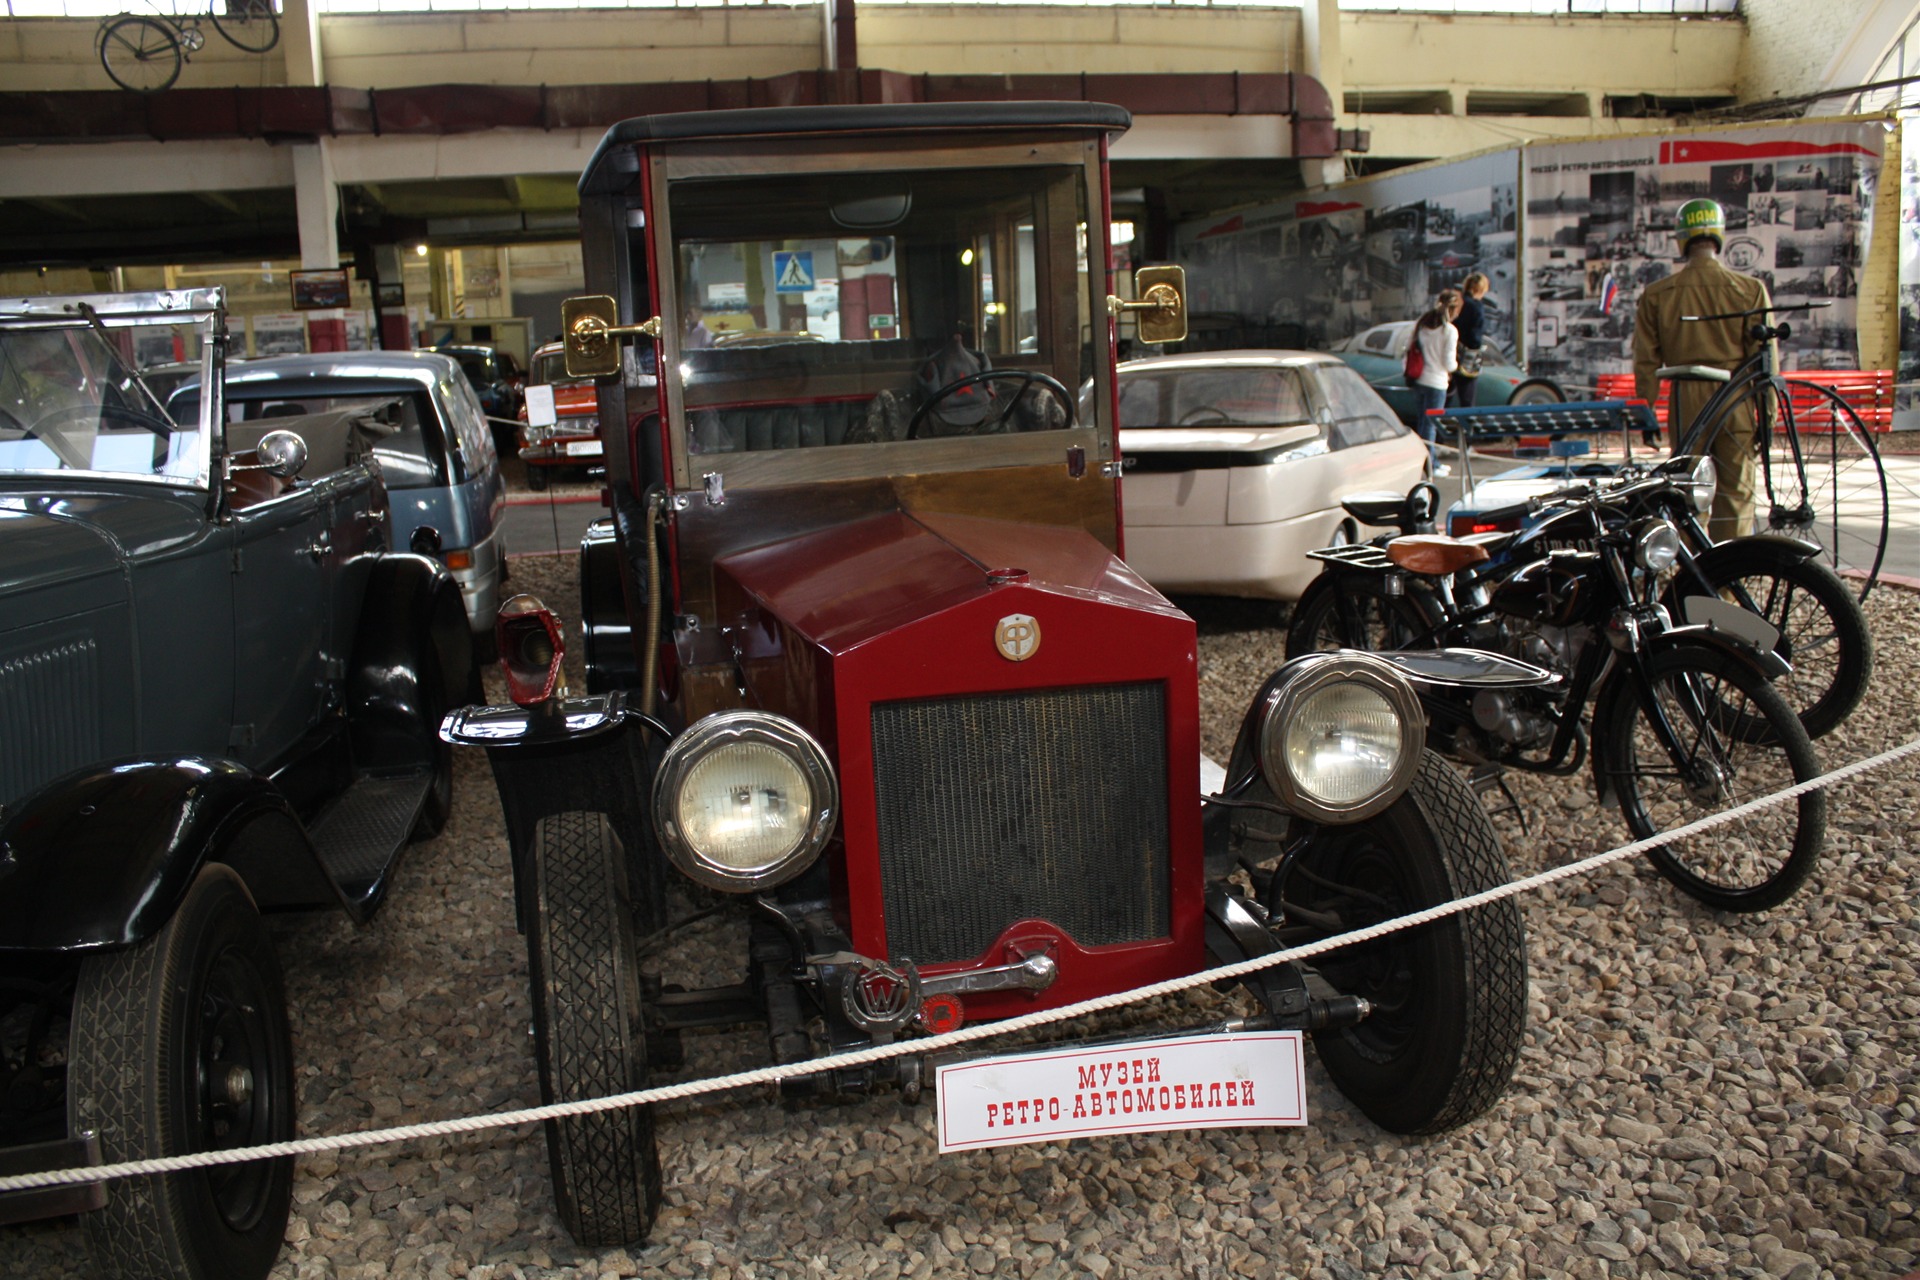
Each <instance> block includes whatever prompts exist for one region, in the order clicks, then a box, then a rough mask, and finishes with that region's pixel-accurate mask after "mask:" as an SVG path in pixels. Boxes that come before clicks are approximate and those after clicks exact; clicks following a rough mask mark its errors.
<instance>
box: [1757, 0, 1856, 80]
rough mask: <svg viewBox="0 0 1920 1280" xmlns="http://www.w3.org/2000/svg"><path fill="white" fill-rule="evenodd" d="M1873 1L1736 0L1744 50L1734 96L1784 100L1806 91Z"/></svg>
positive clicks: (1817, 78) (1818, 78)
mask: <svg viewBox="0 0 1920 1280" xmlns="http://www.w3.org/2000/svg"><path fill="white" fill-rule="evenodd" d="M1877 2H1878V0H1741V4H1740V11H1741V12H1742V13H1743V14H1744V15H1745V16H1746V20H1747V47H1746V52H1745V53H1744V55H1743V56H1742V57H1741V60H1740V97H1741V98H1742V99H1743V100H1745V101H1748V102H1751V101H1755V100H1757V99H1762V98H1775V97H1778V98H1790V97H1793V96H1794V95H1795V94H1801V93H1812V92H1814V91H1815V90H1817V89H1821V88H1824V87H1825V86H1824V85H1822V84H1821V83H1820V77H1821V75H1822V74H1823V73H1824V72H1825V71H1826V69H1827V64H1828V63H1829V62H1831V61H1832V60H1833V55H1834V51H1835V48H1836V46H1837V44H1838V42H1839V41H1840V40H1841V39H1843V38H1844V37H1845V36H1847V35H1848V34H1849V33H1851V32H1852V31H1853V29H1854V28H1855V27H1856V26H1858V25H1859V23H1860V21H1861V19H1862V18H1864V17H1865V16H1866V15H1867V13H1868V11H1869V10H1871V9H1872V8H1874V6H1875V4H1876V3H1877Z"/></svg>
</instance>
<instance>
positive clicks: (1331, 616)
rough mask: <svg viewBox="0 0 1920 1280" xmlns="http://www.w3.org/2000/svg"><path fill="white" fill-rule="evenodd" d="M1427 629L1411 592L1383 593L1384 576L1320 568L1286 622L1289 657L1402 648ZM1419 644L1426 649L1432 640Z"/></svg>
mask: <svg viewBox="0 0 1920 1280" xmlns="http://www.w3.org/2000/svg"><path fill="white" fill-rule="evenodd" d="M1428 630H1429V628H1428V626H1427V623H1426V621H1425V620H1424V619H1423V618H1422V617H1421V613H1420V609H1419V607H1418V606H1417V605H1415V604H1414V603H1413V600H1412V597H1411V596H1410V595H1402V596H1390V595H1388V594H1387V589H1386V579H1385V577H1384V576H1383V575H1381V574H1378V573H1372V572H1368V571H1364V570H1360V571H1347V572H1340V571H1335V572H1328V573H1322V574H1321V575H1320V576H1319V577H1317V578H1315V579H1314V580H1313V581H1312V582H1310V583H1308V584H1307V589H1306V590H1305V591H1303V592H1301V593H1300V599H1299V600H1298V601H1296V602H1295V603H1294V606H1293V612H1292V615H1291V617H1290V618H1289V620H1288V622H1287V657H1289V658H1297V657H1299V656H1300V655H1301V654H1303V653H1325V652H1327V651H1329V650H1333V649H1366V650H1369V651H1371V652H1374V653H1380V652H1384V651H1386V650H1390V649H1406V648H1410V647H1412V646H1413V645H1414V643H1415V642H1416V641H1420V640H1422V638H1423V637H1424V636H1425V635H1426V633H1427V632H1428ZM1421 647H1422V648H1430V647H1432V642H1431V641H1426V642H1424V643H1422V644H1421Z"/></svg>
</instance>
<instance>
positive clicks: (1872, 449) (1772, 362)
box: [1661, 302, 1890, 600]
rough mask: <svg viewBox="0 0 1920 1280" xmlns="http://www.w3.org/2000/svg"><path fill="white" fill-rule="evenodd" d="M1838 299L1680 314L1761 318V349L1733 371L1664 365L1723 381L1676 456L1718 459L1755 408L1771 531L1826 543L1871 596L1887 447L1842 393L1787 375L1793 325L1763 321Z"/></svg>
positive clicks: (1684, 377) (1883, 517)
mask: <svg viewBox="0 0 1920 1280" xmlns="http://www.w3.org/2000/svg"><path fill="white" fill-rule="evenodd" d="M1830 305H1832V304H1831V303H1827V302H1800V303H1793V304H1789V305H1785V306H1772V307H1756V308H1754V309H1753V310H1751V311H1730V312H1726V313H1724V314H1720V315H1711V316H1682V317H1680V318H1681V319H1682V320H1696V321H1706V320H1735V319H1745V318H1747V317H1759V318H1758V319H1756V320H1755V321H1754V324H1753V326H1752V328H1751V329H1750V330H1749V333H1750V335H1751V336H1752V337H1753V338H1754V339H1755V340H1756V341H1758V342H1759V343H1760V349H1759V350H1758V351H1757V352H1755V353H1754V354H1753V355H1751V356H1749V357H1747V360H1746V362H1745V363H1744V364H1742V365H1741V366H1740V367H1739V368H1738V369H1735V370H1734V371H1733V372H1732V373H1727V372H1726V371H1725V370H1721V369H1711V368H1704V367H1700V366H1693V365H1689V366H1686V367H1684V368H1674V369H1663V370H1661V376H1662V377H1664V378H1667V379H1668V380H1669V381H1703V382H1717V383H1720V384H1721V385H1720V386H1719V388H1718V389H1717V390H1716V391H1715V392H1714V393H1713V396H1712V398H1710V399H1709V400H1708V401H1707V403H1706V404H1705V405H1704V406H1702V408H1701V410H1700V413H1699V415H1698V416H1697V417H1696V418H1695V419H1694V420H1693V425H1692V426H1691V427H1689V428H1688V429H1687V431H1686V433H1685V435H1684V436H1682V437H1680V439H1679V443H1678V444H1677V445H1676V446H1675V448H1674V452H1675V453H1676V454H1700V455H1710V454H1711V453H1712V451H1713V442H1714V440H1715V438H1716V437H1718V436H1719V434H1720V432H1721V431H1723V430H1726V429H1727V427H1728V425H1729V424H1730V423H1731V422H1733V420H1734V415H1736V414H1737V413H1739V412H1740V410H1741V409H1742V408H1744V407H1746V406H1748V405H1751V406H1752V407H1753V412H1754V438H1755V442H1756V446H1757V449H1758V452H1759V455H1760V459H1759V461H1760V468H1759V469H1760V479H1761V484H1762V495H1761V496H1762V497H1763V499H1764V504H1763V505H1762V506H1761V508H1760V515H1761V517H1762V519H1763V521H1764V523H1765V527H1766V530H1767V531H1768V532H1770V533H1784V534H1789V535H1791V536H1794V537H1800V538H1807V539H1810V540H1812V541H1815V542H1818V543H1819V544H1820V546H1821V548H1822V552H1823V556H1824V558H1825V559H1826V561H1827V562H1828V564H1829V565H1830V566H1831V567H1833V568H1834V569H1835V570H1836V571H1837V570H1839V569H1843V568H1845V569H1853V570H1856V571H1859V572H1861V573H1864V575H1865V577H1864V580H1863V581H1862V582H1861V584H1860V598H1861V599H1862V600H1864V599H1866V598H1867V593H1868V592H1870V591H1872V590H1873V584H1874V583H1875V582H1876V581H1878V580H1879V577H1880V565H1881V562H1882V561H1883V560H1884V559H1885V558H1886V553H1887V525H1888V519H1889V514H1890V509H1889V503H1888V499H1887V474H1886V468H1885V467H1884V466H1883V465H1882V463H1881V461H1880V450H1879V448H1878V447H1877V446H1876V445H1875V444H1874V442H1873V437H1872V435H1870V434H1869V433H1868V431H1867V429H1866V427H1865V426H1863V425H1862V424H1861V421H1860V415H1859V414H1857V413H1855V412H1854V410H1853V406H1851V405H1849V404H1848V403H1847V402H1846V400H1845V399H1843V398H1842V397H1841V396H1840V395H1839V394H1838V393H1836V392H1835V391H1833V390H1832V389H1831V388H1829V387H1824V386H1819V385H1817V384H1814V383H1811V382H1804V381H1799V380H1796V379H1794V378H1792V377H1790V376H1788V375H1786V374H1784V373H1782V372H1781V370H1780V368H1779V357H1778V354H1777V352H1776V348H1775V343H1776V342H1785V341H1786V340H1787V339H1788V338H1790V337H1792V336H1793V330H1792V328H1791V327H1790V326H1789V325H1787V324H1786V323H1785V322H1784V321H1782V322H1781V323H1779V324H1768V323H1766V320H1765V317H1766V316H1768V315H1769V314H1771V313H1774V312H1781V311H1810V310H1813V309H1814V308H1816V307H1824V306H1830ZM1796 397H1798V398H1799V400H1800V403H1799V404H1798V405H1797V406H1796V404H1795V399H1796Z"/></svg>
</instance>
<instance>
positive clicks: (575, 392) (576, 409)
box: [553, 382, 600, 418]
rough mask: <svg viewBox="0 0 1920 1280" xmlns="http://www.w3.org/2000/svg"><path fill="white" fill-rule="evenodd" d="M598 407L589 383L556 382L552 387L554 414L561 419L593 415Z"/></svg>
mask: <svg viewBox="0 0 1920 1280" xmlns="http://www.w3.org/2000/svg"><path fill="white" fill-rule="evenodd" d="M599 407H600V405H599V401H598V400H597V399H595V397H594V390H593V384H592V383H591V382H556V383H554V385H553V408H554V412H556V413H558V414H559V415H560V416H561V417H563V418H566V417H575V416H578V415H580V414H583V413H593V412H595V411H596V410H598V409H599Z"/></svg>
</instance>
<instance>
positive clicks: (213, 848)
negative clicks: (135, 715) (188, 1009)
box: [0, 756, 339, 952]
mask: <svg viewBox="0 0 1920 1280" xmlns="http://www.w3.org/2000/svg"><path fill="white" fill-rule="evenodd" d="M208 862H225V863H227V864H229V865H230V866H232V867H233V868H234V870H235V871H237V872H238V873H239V874H240V876H241V878H242V879H243V880H244V881H246V884H247V889H248V891H249V892H250V893H252V894H253V896H254V899H255V901H256V902H257V903H259V905H261V906H263V907H269V906H293V905H313V904H320V903H336V902H338V901H339V895H338V894H337V893H336V892H335V890H334V888H333V885H332V882H331V881H329V880H328V879H327V877H326V875H325V873H324V872H323V871H322V870H321V867H320V859H319V855H318V854H316V853H315V852H314V849H313V846H312V844H311V843H310V842H309V841H308V839H307V834H306V831H305V829H304V828H302V827H301V825H300V820H299V819H298V818H297V817H295V816H294V812H293V809H292V808H291V806H289V805H288V803H287V800H286V797H285V796H283V795H282V794H281V793H280V790H279V788H277V787H275V786H274V785H273V783H272V782H271V781H270V780H269V779H268V778H266V777H265V776H263V775H261V774H258V773H255V772H254V771H253V770H251V769H249V768H247V767H246V766H245V765H242V764H238V763H236V762H234V761H232V760H213V759H206V758H203V757H198V756H180V757H169V758H166V759H159V760H124V761H119V762H115V763H108V764H100V765H90V766H88V767H87V768H85V769H81V770H78V771H76V772H74V773H70V774H67V775H66V776H65V777H61V778H56V779H55V780H54V781H52V782H50V783H48V784H47V785H46V786H44V787H42V788H41V789H40V790H38V791H36V792H34V793H33V794H32V795H31V796H29V797H28V798H27V799H26V800H25V801H23V802H22V803H21V804H20V805H19V806H18V807H16V808H13V809H12V810H11V811H10V812H9V813H8V814H7V817H6V820H5V822H4V824H0V951H46V952H63V951H85V950H92V949H98V948H105V947H123V946H130V945H132V944H134V943H136V942H140V941H142V940H144V939H146V938H148V937H151V936H152V935H153V934H154V933H155V932H156V931H157V930H158V929H159V928H160V927H161V925H163V924H165V923H166V922H167V920H168V919H170V918H171V917H172V915H173V913H174V911H175V910H176V909H178V907H179V905H180V902H181V900H182V899H183V898H185V896H186V892H187V887H188V886H189V885H191V884H192V883H193V878H194V876H196V875H197V874H199V871H200V868H201V867H202V866H203V865H205V864H206V863H208Z"/></svg>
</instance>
